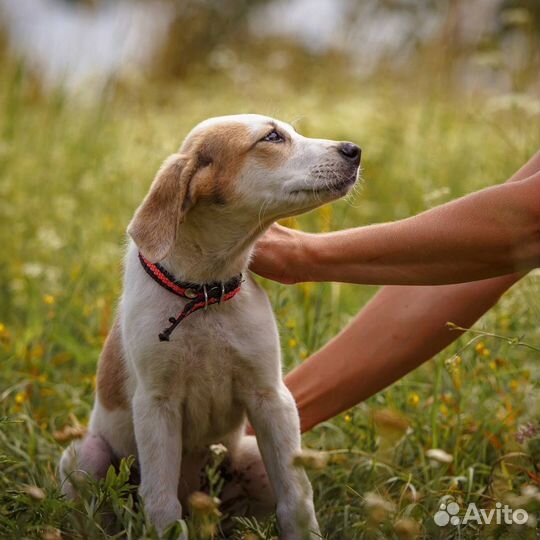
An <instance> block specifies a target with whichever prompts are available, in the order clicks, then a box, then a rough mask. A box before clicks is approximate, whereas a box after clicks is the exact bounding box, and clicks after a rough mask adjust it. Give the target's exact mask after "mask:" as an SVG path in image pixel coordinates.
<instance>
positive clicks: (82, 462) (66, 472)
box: [59, 433, 114, 499]
mask: <svg viewBox="0 0 540 540" xmlns="http://www.w3.org/2000/svg"><path fill="white" fill-rule="evenodd" d="M113 460H114V454H113V451H112V450H111V447H110V446H109V444H108V443H107V441H106V440H105V439H103V437H101V436H100V435H97V434H94V433H87V434H86V435H85V437H84V438H83V439H81V440H79V441H75V442H73V443H71V444H70V445H69V446H68V447H67V448H66V449H65V450H64V453H63V454H62V458H61V459H60V467H59V468H60V479H61V481H62V492H63V493H64V494H65V495H66V496H67V497H68V498H70V499H75V498H76V497H77V494H78V487H79V486H80V485H81V484H82V483H83V482H84V481H85V480H86V479H88V478H89V477H91V478H94V479H95V480H100V479H101V478H105V475H106V474H107V470H108V468H109V466H110V465H111V464H112V463H113Z"/></svg>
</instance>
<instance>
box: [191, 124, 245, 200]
mask: <svg viewBox="0 0 540 540" xmlns="http://www.w3.org/2000/svg"><path fill="white" fill-rule="evenodd" d="M253 142H254V141H253V135H252V134H251V131H250V129H249V128H248V127H247V126H245V125H244V124H241V123H233V122H231V123H229V124H223V125H218V126H212V127H209V128H206V129H205V130H203V131H201V132H199V133H196V134H195V135H193V136H192V137H190V138H189V139H188V140H187V141H186V143H185V144H184V146H183V147H182V149H181V153H184V152H187V153H188V155H190V156H191V157H195V156H196V159H197V160H198V162H199V165H200V167H199V170H198V171H197V173H196V174H195V177H194V179H193V183H192V188H193V189H192V193H191V194H190V195H191V198H192V199H193V200H194V201H195V200H197V199H202V198H206V199H210V200H212V201H213V202H217V203H222V204H224V203H225V202H226V201H227V200H228V199H230V198H231V197H232V196H233V193H234V182H235V180H236V178H237V177H238V173H239V172H240V170H241V168H242V165H243V164H244V162H245V160H246V158H247V155H248V152H249V150H250V148H251V147H252V145H253Z"/></svg>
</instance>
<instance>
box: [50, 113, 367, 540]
mask: <svg viewBox="0 0 540 540" xmlns="http://www.w3.org/2000/svg"><path fill="white" fill-rule="evenodd" d="M359 163H360V149H359V148H358V147H357V146H356V145H354V144H352V143H349V142H336V141H330V140H324V139H310V138H306V137H303V136H301V135H300V134H298V133H296V131H295V130H294V129H293V128H292V127H291V126H290V125H288V124H285V123H283V122H280V121H278V120H274V119H272V118H268V117H265V116H259V115H254V114H246V115H235V116H224V117H218V118H212V119H209V120H206V121H204V122H202V123H200V124H199V125H198V126H196V127H195V128H194V129H193V130H192V131H191V133H190V134H189V135H188V136H187V138H186V140H185V141H184V143H183V145H182V147H181V148H180V150H179V151H178V153H176V154H173V155H171V156H170V157H168V158H167V159H166V161H165V162H164V164H163V165H162V167H161V169H160V170H159V172H158V173H157V175H156V177H155V179H154V181H153V183H152V185H151V187H150V191H149V193H148V195H147V196H146V198H145V199H144V201H143V202H142V204H141V205H140V207H139V208H138V209H137V211H136V212H135V215H134V217H133V219H132V221H131V223H130V224H129V227H128V233H129V236H130V237H131V241H130V243H129V247H128V249H127V254H126V257H125V275H124V289H123V294H122V297H121V300H120V304H119V309H118V314H117V317H116V320H115V322H114V325H113V327H112V329H111V331H110V333H109V336H108V338H107V340H106V342H105V345H104V348H103V351H102V353H101V357H100V361H99V367H98V376H97V395H96V400H95V404H94V409H93V412H92V416H91V419H90V425H89V430H88V434H87V435H86V437H85V438H84V439H82V440H81V441H78V442H77V443H75V444H74V445H72V446H71V447H69V448H68V449H66V451H65V452H64V454H63V456H62V459H61V463H60V470H61V476H62V479H63V490H64V492H65V493H66V494H67V495H69V496H75V495H76V492H75V484H74V481H75V478H76V477H77V474H78V475H81V473H82V474H84V475H86V474H90V475H93V476H94V477H96V478H101V477H103V476H104V475H105V473H106V471H107V469H108V467H109V465H110V464H111V463H112V462H113V461H114V460H117V459H118V458H120V457H123V456H129V455H135V456H136V458H137V462H138V465H139V470H140V475H141V482H140V488H139V493H140V496H141V498H142V500H143V502H144V508H145V511H146V513H147V515H148V517H149V519H150V520H151V522H152V523H153V524H154V525H155V526H156V528H157V529H158V531H160V532H162V531H163V530H164V529H165V528H166V527H167V526H169V525H170V524H172V523H173V522H175V521H176V520H179V519H181V517H182V506H181V502H180V500H179V495H178V494H179V491H180V492H182V490H183V488H184V491H185V488H186V485H188V484H189V476H190V475H191V476H193V471H198V470H199V469H198V467H199V466H200V460H201V459H203V456H204V454H205V452H206V450H207V448H208V447H209V446H210V445H211V444H214V443H222V444H223V445H225V446H226V447H227V449H228V451H229V453H230V455H231V456H232V461H233V462H234V461H235V459H234V457H235V456H238V455H242V453H244V454H243V455H247V454H250V455H252V452H251V451H248V452H247V453H246V449H245V447H244V446H243V444H244V443H245V439H243V433H244V430H245V425H246V420H247V419H249V421H250V422H251V424H252V425H253V427H254V429H255V431H256V433H257V444H258V447H259V449H260V453H261V455H262V459H263V462H264V465H265V468H266V472H267V475H268V479H269V481H270V487H271V491H272V492H273V494H274V496H275V501H276V505H275V508H276V513H277V518H278V525H279V528H280V532H281V538H283V539H286V540H299V539H304V538H319V535H320V533H319V527H318V525H317V520H316V517H315V512H314V508H313V500H312V491H311V486H310V484H309V481H308V478H307V476H306V474H305V472H304V471H303V470H302V469H300V468H297V467H294V466H293V458H294V456H295V454H297V453H298V452H299V451H300V429H299V419H298V413H297V410H296V406H295V402H294V400H293V398H292V396H291V394H290V393H289V391H288V390H287V388H286V387H285V385H284V384H283V382H282V378H281V364H280V347H279V339H278V332H277V328H276V322H275V320H274V316H273V313H272V309H271V306H270V303H269V301H268V298H267V296H266V294H265V293H264V292H263V290H262V289H261V288H260V287H259V286H258V285H257V284H256V283H255V281H254V280H253V279H252V278H251V276H250V275H249V273H248V272H247V268H248V263H249V259H250V255H251V253H252V250H253V246H254V243H255V241H256V239H257V238H258V237H259V235H261V234H262V233H263V232H264V231H265V230H266V228H267V227H268V226H269V225H270V224H271V223H272V222H274V221H275V220H277V219H279V218H283V217H285V216H292V215H295V214H299V213H302V212H306V211H308V210H311V209H313V208H315V207H317V206H320V205H322V204H324V203H328V202H330V201H333V200H335V199H338V198H339V197H342V196H343V195H345V194H346V193H348V192H349V191H350V189H351V188H352V186H353V185H354V183H355V182H356V179H357V173H358V167H359ZM243 441H244V442H243ZM72 481H73V482H72ZM306 531H307V532H306Z"/></svg>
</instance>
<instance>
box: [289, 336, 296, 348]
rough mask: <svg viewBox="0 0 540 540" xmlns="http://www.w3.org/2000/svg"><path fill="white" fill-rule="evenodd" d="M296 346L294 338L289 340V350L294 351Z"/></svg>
mask: <svg viewBox="0 0 540 540" xmlns="http://www.w3.org/2000/svg"><path fill="white" fill-rule="evenodd" d="M297 346H298V341H296V339H294V338H291V339H289V347H290V348H291V349H294V348H296V347H297Z"/></svg>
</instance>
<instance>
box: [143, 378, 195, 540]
mask: <svg viewBox="0 0 540 540" xmlns="http://www.w3.org/2000/svg"><path fill="white" fill-rule="evenodd" d="M133 422H134V427H135V438H136V441H137V453H138V460H139V467H140V472H141V484H140V488H139V494H140V496H141V498H142V500H143V502H144V508H145V512H146V514H147V515H148V517H149V519H150V521H151V522H152V524H153V525H154V526H155V527H156V529H157V530H158V531H159V533H160V534H161V533H162V532H163V531H164V529H165V528H166V527H167V526H168V525H171V524H172V523H174V522H175V521H177V520H179V519H181V518H182V506H181V505H180V502H179V500H178V482H179V479H180V467H181V462H182V418H181V414H180V406H179V403H178V401H177V400H173V399H171V398H169V397H164V396H161V395H159V396H158V395H155V394H152V393H151V392H149V391H148V390H147V389H145V388H142V387H138V388H137V390H136V392H135V396H134V398H133ZM181 538H182V539H184V538H187V536H182V537H181Z"/></svg>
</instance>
